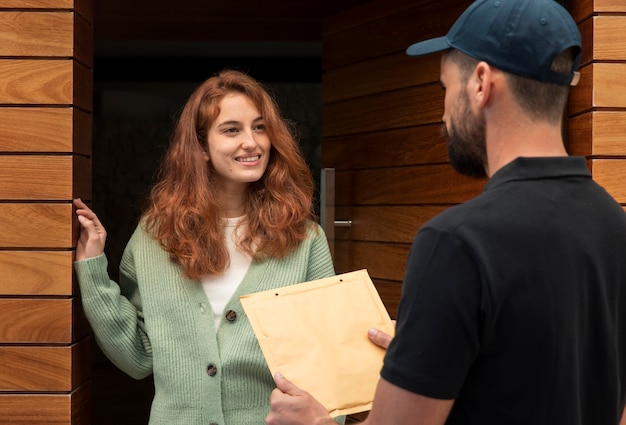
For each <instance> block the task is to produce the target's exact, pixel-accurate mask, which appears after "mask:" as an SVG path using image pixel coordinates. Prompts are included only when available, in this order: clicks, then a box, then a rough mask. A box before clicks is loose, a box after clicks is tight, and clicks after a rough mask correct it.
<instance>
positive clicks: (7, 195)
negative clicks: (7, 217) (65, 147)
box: [0, 155, 74, 200]
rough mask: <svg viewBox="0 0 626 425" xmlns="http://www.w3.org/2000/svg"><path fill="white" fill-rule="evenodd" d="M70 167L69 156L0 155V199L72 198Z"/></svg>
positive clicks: (71, 160) (71, 158)
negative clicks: (0, 184)
mask: <svg viewBox="0 0 626 425" xmlns="http://www.w3.org/2000/svg"><path fill="white" fill-rule="evenodd" d="M73 169H74V167H73V157H72V156H71V155H6V156H0V181H2V186H0V198H2V199H5V200H39V199H45V200H65V199H72V194H73V186H72V183H73V182H72V177H73V176H72V171H73Z"/></svg>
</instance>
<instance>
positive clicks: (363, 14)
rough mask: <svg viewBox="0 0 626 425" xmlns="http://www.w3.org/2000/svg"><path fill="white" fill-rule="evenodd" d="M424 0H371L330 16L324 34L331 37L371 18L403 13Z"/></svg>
mask: <svg viewBox="0 0 626 425" xmlns="http://www.w3.org/2000/svg"><path fill="white" fill-rule="evenodd" d="M423 2H424V0H421V1H420V0H414V1H411V2H389V1H388V0H369V1H366V2H364V3H363V4H360V5H356V6H354V7H351V8H348V9H347V10H345V11H342V12H339V13H336V14H334V15H331V16H328V17H326V18H325V19H324V24H323V29H322V34H323V36H324V37H329V36H331V35H332V34H334V33H337V32H341V31H346V30H348V29H350V28H354V27H357V26H359V25H362V24H365V23H367V22H368V21H369V20H370V19H371V18H370V17H371V16H377V17H383V16H392V15H396V14H398V13H403V12H405V11H407V10H409V9H412V8H414V7H416V6H418V5H421V3H423Z"/></svg>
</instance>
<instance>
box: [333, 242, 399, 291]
mask: <svg viewBox="0 0 626 425" xmlns="http://www.w3.org/2000/svg"><path fill="white" fill-rule="evenodd" d="M409 248H410V244H382V243H368V242H354V241H346V242H344V241H335V255H336V258H337V260H336V261H335V270H336V271H337V273H345V272H349V271H354V270H359V269H367V271H368V273H369V275H370V276H371V278H372V280H374V279H377V280H379V279H382V280H391V281H394V280H395V281H397V282H401V281H402V279H403V278H404V268H405V266H406V259H407V256H408V255H409Z"/></svg>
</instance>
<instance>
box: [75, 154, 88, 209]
mask: <svg viewBox="0 0 626 425" xmlns="http://www.w3.org/2000/svg"><path fill="white" fill-rule="evenodd" d="M72 181H73V186H74V190H73V192H72V198H76V197H79V198H82V199H85V200H87V199H89V198H90V195H91V159H90V158H85V157H81V156H75V157H74V159H73V174H72Z"/></svg>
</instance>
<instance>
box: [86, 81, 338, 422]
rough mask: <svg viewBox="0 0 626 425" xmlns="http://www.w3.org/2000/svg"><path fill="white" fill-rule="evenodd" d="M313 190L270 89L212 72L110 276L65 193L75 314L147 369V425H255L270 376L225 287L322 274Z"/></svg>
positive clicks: (92, 223)
mask: <svg viewBox="0 0 626 425" xmlns="http://www.w3.org/2000/svg"><path fill="white" fill-rule="evenodd" d="M313 190H314V183H313V178H312V176H311V172H310V170H309V168H308V166H307V164H306V162H305V161H304V159H303V157H302V155H301V153H300V150H299V147H298V144H297V141H296V139H295V137H294V133H293V131H292V128H291V127H290V125H289V123H288V122H287V121H286V120H285V119H284V118H283V117H282V116H281V114H280V111H279V109H278V107H277V105H276V103H275V101H274V99H273V98H272V97H271V96H270V95H269V93H268V92H267V91H266V90H265V89H264V88H263V86H262V85H261V84H260V83H259V82H257V81H255V80H254V79H252V78H251V77H249V76H247V75H246V74H244V73H241V72H238V71H234V70H225V71H222V72H221V73H219V74H217V75H215V76H213V77H211V78H209V79H208V80H206V81H205V82H204V83H203V84H201V85H200V86H199V87H198V88H197V89H196V90H195V91H194V92H193V93H192V95H191V96H190V97H189V99H188V100H187V102H186V104H185V106H184V108H183V110H182V113H181V115H180V117H179V120H178V122H177V125H176V128H175V131H174V133H173V137H172V140H171V144H170V147H169V149H168V151H167V152H166V155H165V158H164V160H163V163H162V165H161V169H160V171H159V175H158V180H157V183H156V184H155V185H154V187H153V188H152V190H151V192H150V196H149V199H148V202H147V205H146V208H145V210H144V212H143V214H142V216H141V220H140V223H139V225H138V226H137V228H136V230H135V232H134V233H133V235H132V236H131V238H130V240H129V242H128V244H127V246H126V249H125V250H124V254H123V257H122V260H121V263H120V278H119V284H118V283H116V282H113V281H111V280H110V278H109V276H108V274H107V260H106V257H105V255H104V244H105V239H106V230H105V229H104V227H103V226H102V224H101V223H100V221H99V220H98V217H97V216H96V215H95V214H94V213H93V211H91V210H90V209H89V208H88V207H87V206H86V205H85V204H84V203H83V202H82V201H81V200H80V199H76V200H74V205H75V207H76V214H77V215H78V221H79V222H80V225H81V234H80V237H79V240H78V243H77V247H76V262H75V270H76V274H77V277H78V281H79V284H80V289H81V295H82V302H83V305H84V310H85V314H86V316H87V318H88V320H89V323H90V324H91V327H92V329H93V333H94V336H95V338H96V341H97V342H98V345H99V346H100V348H101V349H102V351H103V353H104V354H105V355H106V356H107V357H108V358H109V359H110V360H111V362H113V364H115V365H116V366H117V367H118V368H120V369H121V370H123V371H124V372H125V373H127V374H128V375H130V376H132V377H133V378H135V379H142V378H145V377H147V376H149V375H150V374H152V375H153V379H154V388H155V395H154V399H153V401H152V406H151V410H150V425H161V424H163V425H176V424H180V425H183V424H184V425H194V424H203V425H207V424H219V425H259V424H262V423H264V420H265V417H266V415H267V413H268V412H269V399H270V393H271V391H272V389H273V388H274V382H273V379H272V376H271V374H270V371H269V369H268V367H267V365H266V363H265V360H264V357H263V355H262V353H261V350H260V347H259V345H258V343H257V340H256V337H255V335H254V333H253V331H252V328H251V327H250V324H249V322H248V319H247V318H246V315H245V314H244V311H243V309H242V307H241V304H240V302H239V296H241V295H243V294H247V293H252V292H259V291H263V290H268V289H271V288H275V287H280V286H285V285H292V284H296V283H300V282H305V281H310V280H315V279H320V278H324V277H329V276H332V275H334V268H333V264H332V260H331V256H330V251H329V248H328V243H327V241H326V237H325V235H324V233H323V231H322V230H321V228H320V227H319V225H318V224H317V223H316V221H315V220H314V219H315V217H314V214H313V206H312V199H313ZM276 313H277V314H280V312H276ZM286 319H288V318H286ZM344 419H345V418H343V417H341V418H338V419H337V420H338V422H340V423H342V422H343V421H344Z"/></svg>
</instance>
